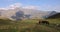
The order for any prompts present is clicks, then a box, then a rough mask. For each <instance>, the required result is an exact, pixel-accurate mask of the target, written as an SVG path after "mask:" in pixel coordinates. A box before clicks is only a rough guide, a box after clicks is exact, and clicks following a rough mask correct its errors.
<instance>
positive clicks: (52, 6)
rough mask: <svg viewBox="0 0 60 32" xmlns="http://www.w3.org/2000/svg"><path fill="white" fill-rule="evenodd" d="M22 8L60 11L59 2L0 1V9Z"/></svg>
mask: <svg viewBox="0 0 60 32" xmlns="http://www.w3.org/2000/svg"><path fill="white" fill-rule="evenodd" d="M14 5H15V6H16V7H22V8H25V9H39V10H44V11H54V10H55V11H60V0H0V8H6V7H12V8H13V7H15V6H14Z"/></svg>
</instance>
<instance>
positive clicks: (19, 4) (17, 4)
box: [8, 3, 22, 9]
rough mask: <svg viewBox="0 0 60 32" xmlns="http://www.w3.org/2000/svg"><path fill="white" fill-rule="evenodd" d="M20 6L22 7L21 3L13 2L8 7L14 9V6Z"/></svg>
mask: <svg viewBox="0 0 60 32" xmlns="http://www.w3.org/2000/svg"><path fill="white" fill-rule="evenodd" d="M20 7H22V4H21V3H15V4H12V5H10V6H9V7H8V8H11V9H14V8H20Z"/></svg>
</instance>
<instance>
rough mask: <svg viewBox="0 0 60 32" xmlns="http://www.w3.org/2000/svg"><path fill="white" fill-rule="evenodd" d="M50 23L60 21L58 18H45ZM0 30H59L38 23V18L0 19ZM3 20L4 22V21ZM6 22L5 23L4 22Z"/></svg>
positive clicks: (14, 31) (50, 31)
mask: <svg viewBox="0 0 60 32" xmlns="http://www.w3.org/2000/svg"><path fill="white" fill-rule="evenodd" d="M47 20H48V21H49V22H50V23H53V24H54V23H55V22H56V24H57V23H60V22H59V21H60V20H58V21H57V20H56V21H55V19H53V20H52V19H47ZM0 21H2V23H3V25H2V24H1V23H0V24H1V25H0V32H60V30H58V29H57V28H54V26H50V25H51V24H50V25H42V24H38V20H22V21H17V22H14V21H13V23H12V21H10V20H0ZM4 21H5V22H4ZM6 23H7V24H6Z"/></svg>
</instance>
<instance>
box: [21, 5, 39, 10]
mask: <svg viewBox="0 0 60 32" xmlns="http://www.w3.org/2000/svg"><path fill="white" fill-rule="evenodd" d="M22 8H23V9H37V10H38V9H39V6H25V7H22Z"/></svg>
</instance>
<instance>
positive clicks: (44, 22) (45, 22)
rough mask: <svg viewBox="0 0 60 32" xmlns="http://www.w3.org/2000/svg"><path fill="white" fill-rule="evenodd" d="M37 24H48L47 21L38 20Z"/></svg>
mask: <svg viewBox="0 0 60 32" xmlns="http://www.w3.org/2000/svg"><path fill="white" fill-rule="evenodd" d="M39 24H48V25H49V22H48V21H43V20H42V21H39Z"/></svg>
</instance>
